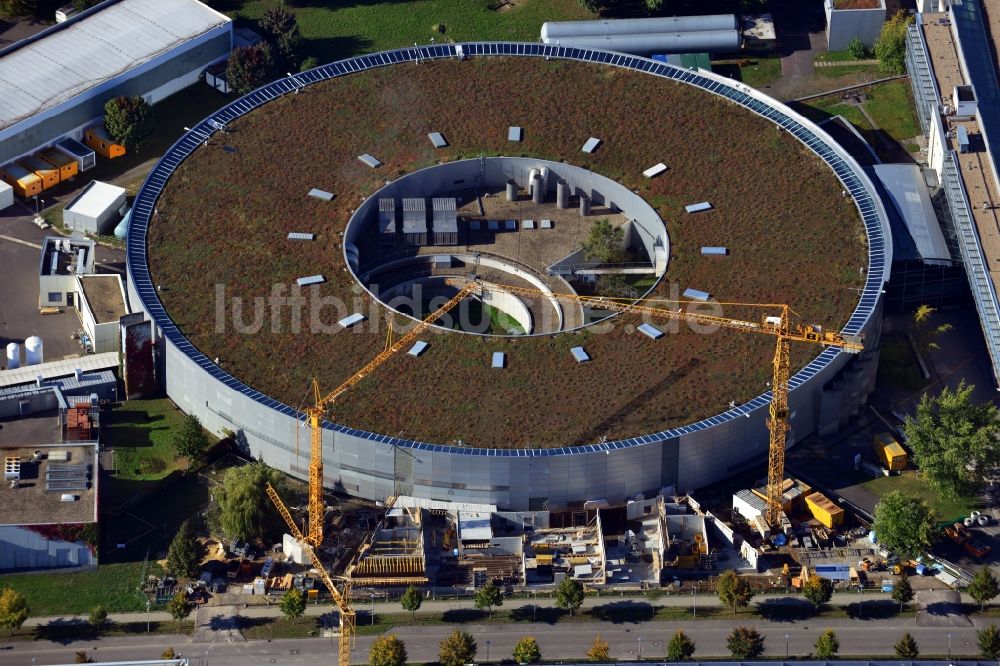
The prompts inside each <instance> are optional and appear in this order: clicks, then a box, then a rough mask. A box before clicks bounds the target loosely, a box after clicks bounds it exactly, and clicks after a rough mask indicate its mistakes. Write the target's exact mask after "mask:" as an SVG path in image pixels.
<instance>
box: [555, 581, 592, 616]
mask: <svg viewBox="0 0 1000 666" xmlns="http://www.w3.org/2000/svg"><path fill="white" fill-rule="evenodd" d="M584 596H585V595H584V593H583V585H580V583H579V581H576V580H574V579H572V578H563V579H562V580H561V581H560V582H559V585H557V586H556V606H558V607H559V608H562V609H563V610H568V611H569V614H570V615H573V613H574V612H576V611H577V610H579V608H580V606H582V605H583V599H584Z"/></svg>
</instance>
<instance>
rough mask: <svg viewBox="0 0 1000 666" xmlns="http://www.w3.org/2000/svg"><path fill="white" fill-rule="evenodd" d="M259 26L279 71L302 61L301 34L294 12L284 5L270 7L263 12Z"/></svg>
mask: <svg viewBox="0 0 1000 666" xmlns="http://www.w3.org/2000/svg"><path fill="white" fill-rule="evenodd" d="M260 28H261V32H262V33H263V37H264V39H266V40H267V41H268V43H270V45H271V48H272V50H273V53H274V60H275V67H276V68H278V70H279V71H281V72H284V71H287V70H294V69H296V68H298V66H299V63H300V62H301V61H302V53H301V51H302V34H301V33H300V32H299V25H298V23H297V22H296V20H295V14H293V13H292V12H290V11H288V10H287V9H285V8H284V7H271V8H270V9H268V10H267V11H266V12H264V16H263V17H262V18H261V20H260Z"/></svg>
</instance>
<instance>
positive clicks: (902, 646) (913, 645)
mask: <svg viewBox="0 0 1000 666" xmlns="http://www.w3.org/2000/svg"><path fill="white" fill-rule="evenodd" d="M893 648H894V649H895V650H896V656H897V657H899V658H900V659H916V658H917V657H919V656H920V648H919V646H918V645H917V642H916V641H915V640H913V636H911V635H910V632H908V631H907V632H906V633H904V634H903V635H902V637H900V639H899V640H898V641H897V642H896V644H895V645H894V646H893Z"/></svg>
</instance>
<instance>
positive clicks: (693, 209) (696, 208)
mask: <svg viewBox="0 0 1000 666" xmlns="http://www.w3.org/2000/svg"><path fill="white" fill-rule="evenodd" d="M684 210H686V211H687V212H689V213H700V212H701V211H703V210H712V204H710V203H708V202H707V201H702V202H701V203H696V204H691V205H690V206H684Z"/></svg>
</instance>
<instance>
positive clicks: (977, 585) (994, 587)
mask: <svg viewBox="0 0 1000 666" xmlns="http://www.w3.org/2000/svg"><path fill="white" fill-rule="evenodd" d="M967 591H968V593H969V596H970V597H972V598H973V599H975V600H976V602H977V603H978V604H979V610H980V611H982V610H983V608H985V606H986V602H987V601H990V600H991V599H993V598H994V597H996V596H997V595H998V594H1000V582H997V579H996V576H994V575H993V572H991V571H990V568H989V567H983V568H982V569H980V570H979V571H977V572H976V575H975V576H974V577H973V578H972V582H971V583H969V589H968V590H967Z"/></svg>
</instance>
